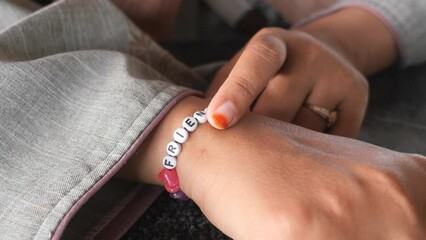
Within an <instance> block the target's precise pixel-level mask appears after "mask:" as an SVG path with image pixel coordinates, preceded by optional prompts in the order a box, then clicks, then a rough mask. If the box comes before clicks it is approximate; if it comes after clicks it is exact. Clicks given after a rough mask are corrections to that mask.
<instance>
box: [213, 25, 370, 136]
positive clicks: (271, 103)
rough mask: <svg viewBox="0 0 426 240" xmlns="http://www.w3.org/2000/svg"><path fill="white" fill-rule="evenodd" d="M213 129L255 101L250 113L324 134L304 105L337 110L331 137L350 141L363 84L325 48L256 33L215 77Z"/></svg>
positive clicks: (292, 36)
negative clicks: (345, 138)
mask: <svg viewBox="0 0 426 240" xmlns="http://www.w3.org/2000/svg"><path fill="white" fill-rule="evenodd" d="M207 96H208V97H213V99H212V100H211V103H210V105H209V111H208V117H209V122H210V123H211V124H212V126H214V127H216V128H219V129H223V128H226V127H228V126H232V125H234V124H235V123H236V122H237V121H238V120H239V119H240V118H241V117H242V116H243V115H244V113H246V112H247V111H248V110H249V106H250V105H251V104H252V103H253V101H255V99H256V98H257V97H258V96H259V97H258V99H257V102H256V104H255V106H254V109H253V112H256V113H259V114H262V115H266V116H269V117H273V118H276V119H279V120H283V121H287V122H293V123H295V124H297V125H300V126H304V127H307V128H310V129H313V130H317V131H324V129H325V128H326V121H325V119H323V118H322V117H320V116H319V115H318V114H317V113H314V112H313V111H312V110H310V109H308V108H306V107H304V104H305V103H309V104H315V105H317V106H320V107H323V108H326V109H329V110H331V111H334V110H335V111H337V121H336V122H335V123H334V124H333V125H332V126H331V128H330V129H329V130H328V131H329V132H330V133H332V134H336V135H342V136H348V137H355V136H356V135H357V133H358V131H359V129H360V126H361V123H362V120H363V117H364V114H365V110H366V106H367V102H368V83H367V81H366V79H365V78H364V77H363V76H362V75H361V74H360V73H359V72H358V71H357V70H356V69H355V68H354V67H352V65H351V64H350V63H349V62H348V61H346V60H345V59H343V58H342V57H341V56H340V55H339V54H337V53H336V52H335V51H334V50H333V49H331V48H330V47H328V46H326V45H324V44H322V43H321V42H319V41H318V40H316V39H315V38H313V37H311V36H310V35H308V34H304V33H301V32H296V31H286V30H283V29H279V28H269V29H264V30H262V31H260V32H259V33H258V34H256V35H255V36H254V37H253V38H252V39H251V40H250V42H249V43H248V44H247V46H246V47H245V48H244V49H242V50H241V52H240V53H238V54H237V55H236V56H235V57H234V58H233V59H232V60H231V61H230V62H229V63H228V64H226V65H225V66H224V67H223V68H222V69H221V70H220V71H219V72H218V74H217V75H216V78H215V79H214V80H213V83H212V84H211V86H210V88H209V89H208V91H207Z"/></svg>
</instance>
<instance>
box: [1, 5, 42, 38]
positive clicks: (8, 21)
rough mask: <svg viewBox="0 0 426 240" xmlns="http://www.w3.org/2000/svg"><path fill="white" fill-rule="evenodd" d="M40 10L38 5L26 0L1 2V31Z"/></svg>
mask: <svg viewBox="0 0 426 240" xmlns="http://www.w3.org/2000/svg"><path fill="white" fill-rule="evenodd" d="M39 8H40V6H38V5H37V4H36V3H34V2H30V1H26V0H0V11H1V15H0V31H2V30H3V29H5V28H6V27H9V26H11V25H12V24H15V23H16V22H18V21H19V20H21V19H22V18H24V17H26V16H27V15H29V14H31V13H32V12H34V11H36V10H38V9H39Z"/></svg>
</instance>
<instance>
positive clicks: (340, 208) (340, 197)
mask: <svg viewBox="0 0 426 240" xmlns="http://www.w3.org/2000/svg"><path fill="white" fill-rule="evenodd" d="M340 184H345V185H347V186H346V187H345V189H346V190H345V191H344V190H342V189H339V188H338V187H336V186H333V185H329V186H326V187H324V188H322V189H321V190H319V194H320V197H321V199H322V202H323V204H324V206H326V209H327V210H328V211H329V213H330V214H332V215H333V217H334V218H337V219H340V220H343V219H346V218H347V217H348V216H350V215H351V214H350V212H351V209H352V203H351V201H350V199H349V198H348V194H347V191H353V189H352V190H348V189H351V188H350V187H349V184H346V182H345V181H344V180H342V179H340Z"/></svg>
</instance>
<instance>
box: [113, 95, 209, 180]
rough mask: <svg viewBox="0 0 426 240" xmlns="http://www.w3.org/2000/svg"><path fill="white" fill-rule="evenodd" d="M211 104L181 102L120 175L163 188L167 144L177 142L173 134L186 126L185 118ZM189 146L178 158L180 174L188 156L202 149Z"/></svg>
mask: <svg viewBox="0 0 426 240" xmlns="http://www.w3.org/2000/svg"><path fill="white" fill-rule="evenodd" d="M207 104H208V101H207V100H205V99H202V98H199V97H195V96H190V97H186V98H184V99H182V100H181V101H179V102H178V103H177V104H176V105H175V106H174V107H173V109H172V110H170V112H169V113H167V115H166V116H165V117H164V119H163V120H161V122H160V123H159V124H158V125H157V126H156V127H155V129H154V130H153V131H152V132H151V133H150V134H149V136H148V138H147V139H146V140H145V141H144V142H143V143H142V145H141V146H139V148H138V149H137V150H136V153H135V154H134V155H133V156H132V157H131V159H129V161H128V162H127V163H126V164H125V166H123V168H122V169H120V171H119V173H118V174H117V176H118V177H120V178H124V179H127V180H131V181H136V182H145V183H151V184H157V185H162V183H161V182H160V181H159V180H158V178H157V174H158V173H159V172H160V171H161V170H162V169H163V164H162V159H163V157H164V156H165V154H166V146H167V144H168V143H169V142H170V141H172V140H173V132H174V131H175V130H176V128H178V127H181V126H182V121H183V119H184V118H186V117H188V116H192V114H193V113H194V112H195V111H199V110H203V109H205V107H206V106H207ZM202 125H206V124H202ZM197 131H200V130H197ZM191 135H192V134H191ZM200 143H201V142H200ZM187 144H188V143H185V144H183V146H182V153H181V154H180V155H179V156H178V167H177V170H178V172H179V168H180V166H181V165H183V166H185V163H186V161H185V155H187V154H186V153H187V152H188V151H191V150H194V149H199V146H197V142H195V143H193V144H191V149H189V147H187ZM182 174H187V173H182ZM189 174H190V173H189ZM185 187H186V185H185Z"/></svg>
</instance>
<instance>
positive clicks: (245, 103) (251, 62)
mask: <svg viewBox="0 0 426 240" xmlns="http://www.w3.org/2000/svg"><path fill="white" fill-rule="evenodd" d="M270 32H271V31H269V30H268V31H260V32H259V33H258V34H256V35H255V37H253V39H252V40H251V41H250V42H249V43H248V44H247V46H246V47H245V49H244V50H243V52H242V53H241V56H240V57H239V58H238V60H237V62H236V64H235V66H234V67H233V69H232V70H231V72H230V73H229V76H228V77H227V79H226V80H225V82H224V83H223V84H222V86H221V87H220V88H219V90H218V92H217V93H216V94H215V95H214V97H213V98H212V100H211V102H210V104H209V106H208V110H207V119H208V121H209V123H210V124H211V125H212V126H213V127H215V128H217V129H226V128H228V127H231V126H232V125H234V124H235V123H237V122H238V121H239V119H240V118H241V117H242V116H243V115H244V113H245V112H246V111H248V109H249V107H250V105H251V104H252V103H253V101H254V100H255V99H256V98H257V96H258V95H259V94H260V92H261V91H262V90H263V89H264V88H265V87H266V85H267V84H268V82H269V80H270V79H271V78H272V77H274V76H275V75H276V73H277V72H278V71H279V70H280V69H281V66H282V65H283V63H284V60H285V57H286V46H285V42H284V41H283V40H282V39H281V38H279V37H278V36H275V35H274V34H272V33H273V31H272V33H270Z"/></svg>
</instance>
